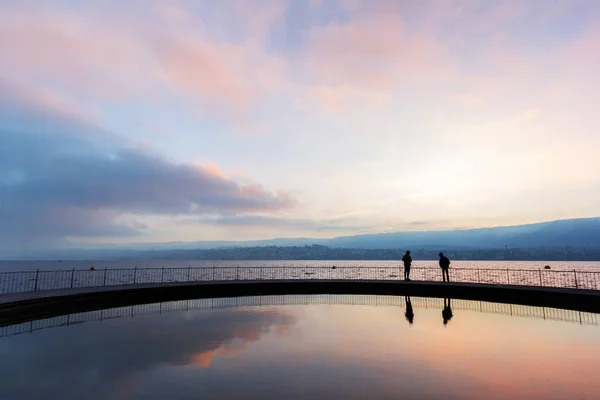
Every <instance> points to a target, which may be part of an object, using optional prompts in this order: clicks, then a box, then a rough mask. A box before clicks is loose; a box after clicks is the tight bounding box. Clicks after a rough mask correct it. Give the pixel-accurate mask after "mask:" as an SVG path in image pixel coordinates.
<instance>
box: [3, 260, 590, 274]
mask: <svg viewBox="0 0 600 400" xmlns="http://www.w3.org/2000/svg"><path fill="white" fill-rule="evenodd" d="M399 264H400V261H399V260H397V261H383V260H376V261H373V260H365V261H362V260H358V261H354V260H353V261H331V260H326V261H322V260H309V261H301V260H291V261H288V260H276V261H206V260H93V261H91V260H87V261H86V260H75V261H71V260H69V261H62V262H58V261H0V272H7V271H27V270H28V271H31V270H36V269H40V270H57V269H73V268H75V269H88V268H90V266H94V268H96V269H102V268H135V267H138V268H161V267H172V268H182V267H185V268H187V267H189V266H192V267H212V266H216V267H235V266H240V267H261V266H264V267H279V266H281V267H300V268H301V267H331V266H332V265H336V266H338V267H394V266H398V265H399ZM546 265H550V266H551V267H552V269H553V270H568V271H572V270H573V269H576V270H578V271H600V261H464V260H462V261H460V260H457V261H452V267H453V268H499V269H506V268H509V269H540V268H544V266H546ZM413 267H425V268H427V267H429V268H439V266H438V262H437V261H436V260H415V261H414V262H413Z"/></svg>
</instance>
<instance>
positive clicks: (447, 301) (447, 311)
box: [442, 299, 452, 325]
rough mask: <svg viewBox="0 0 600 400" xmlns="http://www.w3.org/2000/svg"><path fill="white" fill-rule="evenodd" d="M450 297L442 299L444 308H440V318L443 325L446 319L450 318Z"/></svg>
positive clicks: (445, 323) (446, 322)
mask: <svg viewBox="0 0 600 400" xmlns="http://www.w3.org/2000/svg"><path fill="white" fill-rule="evenodd" d="M450 300H451V299H444V309H443V310H442V319H443V320H444V325H447V324H448V321H450V320H451V319H452V306H451V305H450Z"/></svg>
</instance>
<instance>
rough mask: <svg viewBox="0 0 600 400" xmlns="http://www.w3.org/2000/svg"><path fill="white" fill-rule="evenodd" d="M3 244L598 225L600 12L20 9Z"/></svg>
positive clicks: (453, 4)
mask: <svg viewBox="0 0 600 400" xmlns="http://www.w3.org/2000/svg"><path fill="white" fill-rule="evenodd" d="M0 60H2V61H1V62H0V220H1V221H2V224H1V225H0V242H2V243H3V245H2V246H0V247H6V248H9V247H10V248H15V246H17V247H21V248H39V247H47V246H64V245H65V244H67V243H69V241H70V242H71V243H77V242H88V243H89V242H106V243H108V242H114V243H118V242H122V243H126V242H153V241H173V240H184V241H193V240H213V239H219V240H220V239H224V240H240V239H262V238H270V237H298V236H311V237H332V236H337V235H345V234H355V233H370V232H383V231H394V230H396V231H399V230H414V229H451V228H466V227H479V226H494V225H506V224H518V223H527V222H537V221H542V220H551V219H559V218H569V217H588V216H598V215H600V163H599V162H597V160H596V158H597V156H598V149H600V132H599V131H598V129H599V127H600V113H598V105H599V104H600V73H599V72H598V71H600V3H599V2H597V1H595V0H543V1H542V0H525V1H524V0H519V1H517V0H514V1H513V0H423V1H406V0H397V1H395V0H368V1H367V0H287V1H286V0H272V1H271V0H221V1H212V0H206V1H191V0H190V1H186V0H173V1H159V0H143V1H142V0H132V1H127V2H123V1H110V0H109V1H102V2H97V1H76V2H75V1H70V0H55V1H50V0H44V1H41V0H40V1H33V0H31V1H30V0H23V1H12V2H10V1H5V2H2V4H0Z"/></svg>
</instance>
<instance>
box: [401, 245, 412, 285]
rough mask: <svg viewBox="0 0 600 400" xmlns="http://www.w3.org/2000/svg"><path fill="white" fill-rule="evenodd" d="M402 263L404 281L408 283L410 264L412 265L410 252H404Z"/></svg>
mask: <svg viewBox="0 0 600 400" xmlns="http://www.w3.org/2000/svg"><path fill="white" fill-rule="evenodd" d="M402 262H403V263H404V280H405V281H410V264H412V258H411V256H410V250H406V253H405V254H404V257H402Z"/></svg>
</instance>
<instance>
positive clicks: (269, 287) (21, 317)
mask: <svg viewBox="0 0 600 400" xmlns="http://www.w3.org/2000/svg"><path fill="white" fill-rule="evenodd" d="M286 294H290V295H293V294H369V295H396V296H418V297H437V298H440V297H444V298H453V299H464V300H481V301H490V302H498V303H509V304H522V305H530V306H538V307H553V308H563V309H570V310H578V311H587V312H594V313H600V291H596V290H582V289H562V288H551V287H537V286H521V285H518V286H517V285H514V286H513V285H491V284H478V283H442V282H427V281H411V282H405V281H390V280H314V279H310V280H298V279H292V280H265V281H260V280H250V281H231V280H228V281H207V282H191V283H179V282H175V283H146V284H131V285H116V286H103V287H89V288H73V289H59V290H43V291H37V292H23V293H11V294H5V295H0V326H5V325H10V324H14V323H20V322H26V321H29V320H32V319H39V318H46V317H51V316H57V315H64V314H70V313H76V312H83V311H92V310H98V309H104V308H113V307H121V306H125V305H135V304H148V303H155V302H164V301H176V300H185V299H193V298H211V297H212V298H223V297H241V296H268V295H286Z"/></svg>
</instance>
